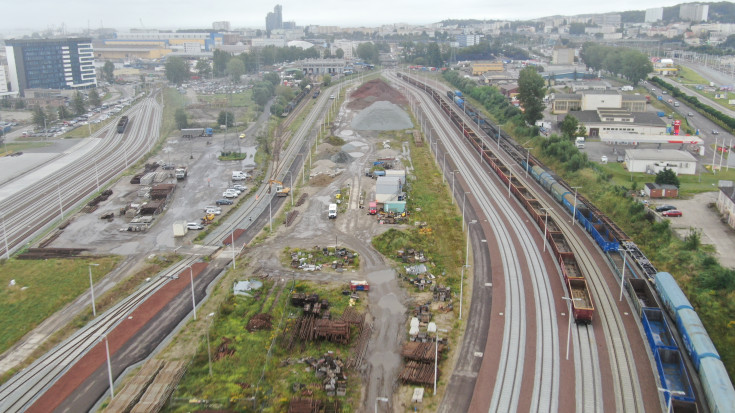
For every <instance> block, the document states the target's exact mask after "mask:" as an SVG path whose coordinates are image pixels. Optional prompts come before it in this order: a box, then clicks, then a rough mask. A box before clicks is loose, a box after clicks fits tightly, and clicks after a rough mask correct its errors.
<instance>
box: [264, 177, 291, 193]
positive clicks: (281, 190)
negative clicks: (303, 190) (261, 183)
mask: <svg viewBox="0 0 735 413" xmlns="http://www.w3.org/2000/svg"><path fill="white" fill-rule="evenodd" d="M268 184H270V185H269V186H268V193H269V194H270V193H271V187H272V186H273V184H275V186H276V196H288V194H289V193H290V192H291V188H289V187H284V186H283V182H281V181H276V180H275V179H271V180H270V181H268Z"/></svg>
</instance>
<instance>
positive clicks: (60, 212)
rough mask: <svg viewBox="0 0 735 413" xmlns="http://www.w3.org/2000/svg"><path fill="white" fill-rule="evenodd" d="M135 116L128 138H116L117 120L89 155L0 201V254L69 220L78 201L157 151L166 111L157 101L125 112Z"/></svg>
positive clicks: (100, 133) (147, 101)
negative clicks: (0, 227)
mask: <svg viewBox="0 0 735 413" xmlns="http://www.w3.org/2000/svg"><path fill="white" fill-rule="evenodd" d="M123 115H127V116H128V117H130V118H131V122H130V123H131V124H132V125H129V126H128V128H127V131H126V132H125V133H124V134H117V131H116V127H115V126H116V124H115V122H111V123H110V124H109V125H107V126H106V127H105V128H103V129H101V130H99V131H97V132H96V133H95V134H94V135H93V136H92V137H90V138H89V139H97V140H99V143H98V144H97V145H95V147H94V148H93V149H92V150H90V152H89V153H87V154H86V155H85V156H83V157H81V158H78V159H75V160H73V161H71V162H70V163H69V164H68V165H66V166H64V167H63V168H61V169H60V170H58V171H55V172H53V173H50V174H49V175H48V176H46V177H44V178H42V179H40V180H38V181H37V182H35V183H33V184H31V185H29V186H28V187H26V188H23V189H22V190H20V191H17V192H15V193H14V194H12V195H10V196H9V197H7V198H6V199H4V200H2V201H0V211H3V213H2V214H3V216H2V219H3V231H4V234H3V235H4V238H5V239H6V240H7V250H6V244H5V243H3V244H0V255H5V254H6V253H7V252H11V253H12V252H15V251H17V250H18V249H20V248H21V247H22V246H24V244H25V243H26V240H28V239H30V238H31V237H33V236H34V235H36V234H38V233H41V232H42V231H43V230H45V229H46V228H47V227H48V226H50V225H52V224H53V222H55V221H56V220H57V218H61V217H62V216H64V217H66V214H67V212H68V211H70V210H72V209H74V208H75V207H76V206H77V205H78V204H79V202H80V201H82V200H84V199H85V198H87V197H88V196H89V195H90V194H91V193H94V192H96V191H98V190H99V189H100V188H102V187H103V186H104V185H105V184H106V183H107V182H108V181H109V180H111V179H113V178H114V177H115V176H117V174H118V173H120V172H121V171H123V170H124V169H126V168H127V167H128V166H129V165H131V164H133V163H135V162H136V161H137V160H138V159H140V158H141V157H142V156H143V155H145V154H146V153H147V152H148V151H149V150H150V149H152V148H153V146H154V145H155V142H156V140H157V137H158V134H159V127H160V121H161V116H162V108H161V106H160V105H159V104H158V102H156V101H155V98H154V97H148V98H143V100H142V101H141V102H139V103H138V104H136V105H135V106H133V107H132V108H130V109H128V110H127V111H125V112H124V113H123Z"/></svg>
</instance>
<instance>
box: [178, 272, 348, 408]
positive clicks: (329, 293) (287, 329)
mask: <svg viewBox="0 0 735 413" xmlns="http://www.w3.org/2000/svg"><path fill="white" fill-rule="evenodd" d="M341 290H342V289H341V288H329V287H325V286H324V285H321V284H320V285H319V286H318V287H317V286H316V285H314V284H313V283H310V282H305V281H298V282H292V281H288V282H287V283H286V285H285V286H284V285H281V284H278V285H274V284H273V282H272V281H270V280H266V281H265V283H264V286H263V288H262V289H261V290H259V291H257V292H254V294H253V297H237V296H234V295H230V296H229V297H228V298H226V299H225V300H224V302H223V303H222V305H221V306H220V308H219V310H218V311H217V316H216V317H215V318H214V319H213V320H212V327H211V329H210V332H209V340H210V347H211V352H212V353H211V354H212V375H211V376H210V375H209V359H208V356H207V342H206V336H202V337H200V338H199V341H200V346H199V350H198V351H197V354H196V356H195V357H194V359H193V360H192V362H191V364H190V365H189V367H188V369H187V372H186V375H185V376H184V377H183V379H182V381H181V383H180V385H179V387H178V389H177V391H176V398H175V399H174V401H173V402H172V403H169V405H168V406H167V407H166V408H165V410H164V411H168V412H188V411H191V410H192V409H196V407H194V405H192V404H190V401H191V400H197V401H202V402H204V403H205V404H206V405H207V406H208V408H210V409H212V408H214V409H236V410H237V411H251V410H252V411H261V412H283V411H286V410H287V408H288V401H289V400H290V398H291V396H292V395H295V394H297V393H294V391H293V388H294V385H299V384H303V385H305V386H307V388H308V389H310V390H313V391H314V397H315V398H322V399H324V398H325V392H324V390H323V388H322V389H319V387H320V385H321V380H320V379H318V378H316V376H315V374H314V371H313V370H311V369H307V368H306V366H307V365H306V364H304V363H303V362H300V360H303V359H305V358H308V357H314V358H319V357H321V356H322V355H324V354H325V353H326V352H327V351H333V352H334V354H335V356H337V357H340V358H342V359H343V360H346V359H347V357H348V355H349V353H350V347H349V346H348V345H343V344H334V343H328V342H323V341H316V342H304V343H299V344H297V345H296V346H295V347H294V348H293V349H292V350H290V351H289V350H288V349H287V348H286V346H285V344H286V340H285V339H284V338H286V337H290V336H291V328H292V327H293V325H294V323H295V318H296V317H297V315H298V314H299V313H300V311H301V310H300V309H298V308H296V307H293V306H291V305H290V303H289V299H290V296H291V292H292V291H295V292H304V293H312V292H317V291H318V293H319V297H320V298H326V299H328V300H329V302H330V311H331V313H332V318H336V317H338V316H339V315H341V314H342V313H343V312H344V310H345V309H346V308H347V306H348V304H349V297H347V296H344V295H342V294H341ZM359 307H360V304H359V302H358V304H357V308H359ZM260 313H266V314H269V315H270V316H271V322H272V328H271V329H264V330H256V331H252V332H249V331H247V330H246V329H245V327H246V325H247V323H248V321H249V320H250V319H251V318H252V317H253V316H254V315H256V314H260ZM225 338H226V339H227V340H229V341H228V344H227V347H228V348H229V349H230V350H234V352H232V354H231V355H229V356H228V355H225V356H224V357H222V358H219V357H218V347H219V346H220V344H221V343H223V340H224V339H225ZM356 338H357V337H356V332H355V331H353V334H352V341H353V342H354V341H355V340H356ZM347 374H348V391H347V396H345V397H337V399H339V400H340V402H341V403H342V407H343V410H342V411H343V412H352V411H354V409H355V408H356V407H357V405H356V403H357V402H358V401H359V400H360V398H359V397H358V391H359V390H358V389H359V372H357V371H349V370H348V371H347Z"/></svg>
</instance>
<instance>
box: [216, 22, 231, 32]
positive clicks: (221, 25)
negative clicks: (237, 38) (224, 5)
mask: <svg viewBox="0 0 735 413" xmlns="http://www.w3.org/2000/svg"><path fill="white" fill-rule="evenodd" d="M212 30H215V31H218V32H229V31H230V22H227V21H221V22H214V23H212Z"/></svg>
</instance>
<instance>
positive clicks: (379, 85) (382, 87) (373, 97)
mask: <svg viewBox="0 0 735 413" xmlns="http://www.w3.org/2000/svg"><path fill="white" fill-rule="evenodd" d="M381 100H384V101H387V102H391V103H395V104H397V105H406V104H407V103H408V102H407V101H406V98H405V97H404V96H403V95H402V94H401V93H399V92H398V91H397V90H395V89H393V88H392V87H390V86H389V85H388V84H387V83H385V82H384V81H383V80H380V79H375V80H371V81H369V82H367V83H365V84H363V85H362V86H360V87H359V88H358V89H357V90H356V91H354V92H352V94H351V95H350V103H348V104H347V107H348V108H349V109H365V108H366V107H368V106H370V105H371V104H373V103H375V102H377V101H381Z"/></svg>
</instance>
